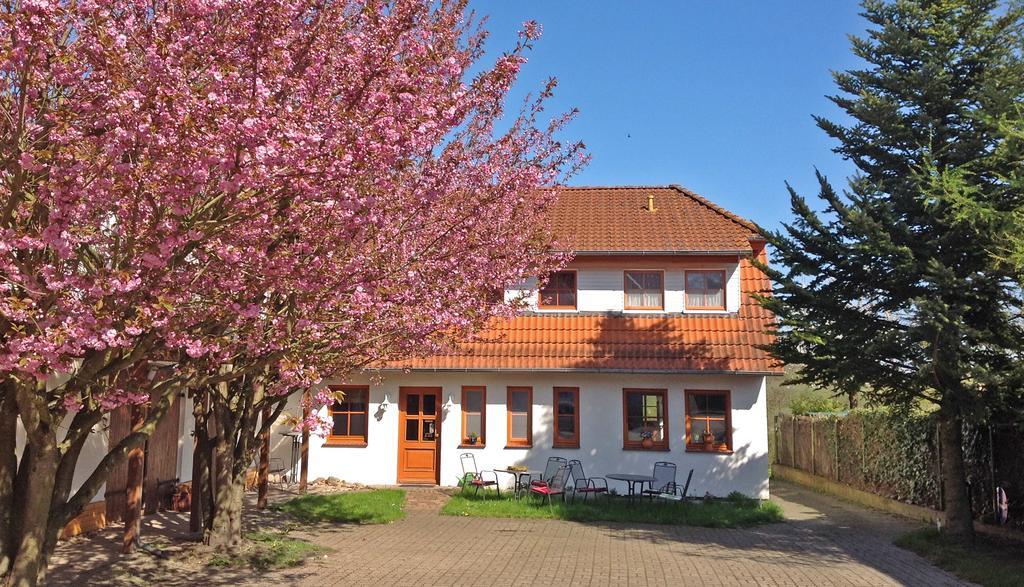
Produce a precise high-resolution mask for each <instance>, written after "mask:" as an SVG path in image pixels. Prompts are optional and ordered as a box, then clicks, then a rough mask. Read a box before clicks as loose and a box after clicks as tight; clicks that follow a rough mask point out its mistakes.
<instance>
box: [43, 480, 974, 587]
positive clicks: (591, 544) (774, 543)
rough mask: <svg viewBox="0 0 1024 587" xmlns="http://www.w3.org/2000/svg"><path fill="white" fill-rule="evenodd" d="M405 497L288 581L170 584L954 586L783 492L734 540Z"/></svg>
mask: <svg viewBox="0 0 1024 587" xmlns="http://www.w3.org/2000/svg"><path fill="white" fill-rule="evenodd" d="M408 491H409V493H408V495H409V498H408V507H407V511H408V516H407V517H406V519H404V520H402V521H399V522H396V523H394V524H386V525H379V526H327V527H325V526H321V525H318V526H317V527H315V528H305V529H302V530H300V531H299V532H298V535H299V536H301V537H304V538H307V539H309V540H312V541H314V542H316V543H318V544H321V545H324V546H327V547H329V548H331V549H332V552H331V553H330V554H329V555H327V556H326V557H325V558H323V559H318V560H316V561H313V562H311V563H307V564H306V565H304V566H302V567H299V568H297V569H293V570H287V571H277V572H274V573H269V574H266V575H263V576H260V577H254V576H244V575H243V574H239V573H232V574H230V575H229V576H228V575H225V576H221V575H218V574H216V573H209V574H208V573H203V575H202V576H195V575H193V576H192V577H178V578H177V579H179V580H180V579H186V580H187V581H183V582H182V583H181V584H205V585H216V584H220V585H228V584H231V585H242V584H247V585H309V586H316V587H330V586H334V585H339V586H341V585H345V586H350V585H559V584H564V585H665V586H668V585H814V586H818V585H863V586H882V585H922V586H942V585H961V584H963V583H960V582H959V581H958V580H957V579H956V578H954V577H952V576H951V575H949V574H947V573H945V572H944V571H942V570H940V569H938V568H936V567H934V566H932V565H931V564H929V563H928V562H927V561H925V560H924V559H921V558H920V557H918V556H917V555H914V554H912V553H910V552H907V551H904V550H901V549H899V548H897V547H895V546H893V544H892V540H893V538H895V537H896V536H898V535H899V534H901V533H903V532H905V531H907V530H910V529H912V528H914V527H915V524H914V523H912V522H908V521H906V520H903V519H900V518H896V517H893V516H890V515H887V514H884V513H881V512H876V511H871V510H865V509H862V508H860V507H857V506H854V505H852V504H847V503H844V502H840V501H837V500H834V499H832V498H829V497H826V496H823V495H819V494H816V493H813V492H811V491H809V490H807V489H804V488H801V487H799V486H796V485H792V484H788V483H784V482H778V481H773V482H772V494H773V498H772V499H773V500H774V501H776V502H777V503H779V504H780V505H781V506H782V507H783V509H784V511H785V512H786V517H787V521H786V522H784V523H780V524H770V525H766V526H760V527H757V528H751V529H742V530H739V529H737V530H724V529H711V528H691V527H673V526H657V525H624V524H612V523H586V524H583V523H575V522H563V521H554V520H507V519H481V518H463V517H451V516H440V515H438V510H439V509H440V507H441V505H443V503H444V501H445V500H446V499H447V495H446V493H445V492H444V491H443V490H440V489H437V488H409V489H408ZM54 570H55V571H56V575H55V576H67V573H64V574H63V575H62V574H61V569H60V568H57V569H54ZM66 570H67V569H65V571H66ZM76 570H79V571H81V570H83V569H82V568H81V567H79V568H78V569H76ZM151 578H152V577H151ZM163 582H164V583H165V584H171V583H174V582H176V581H172V582H168V581H163Z"/></svg>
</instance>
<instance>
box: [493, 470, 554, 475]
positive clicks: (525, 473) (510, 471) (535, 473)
mask: <svg viewBox="0 0 1024 587" xmlns="http://www.w3.org/2000/svg"><path fill="white" fill-rule="evenodd" d="M495 471H497V472H499V473H510V474H513V475H540V474H541V473H543V472H544V471H534V470H533V469H529V470H527V471H520V470H517V469H495Z"/></svg>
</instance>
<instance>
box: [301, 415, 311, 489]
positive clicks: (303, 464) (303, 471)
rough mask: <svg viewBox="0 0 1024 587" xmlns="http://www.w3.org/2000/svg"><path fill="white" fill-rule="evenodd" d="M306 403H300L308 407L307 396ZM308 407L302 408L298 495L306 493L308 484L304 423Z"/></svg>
mask: <svg viewBox="0 0 1024 587" xmlns="http://www.w3.org/2000/svg"><path fill="white" fill-rule="evenodd" d="M306 400H307V401H303V402H302V403H303V404H304V405H305V406H308V405H309V402H308V396H307V398H306ZM309 415H310V411H309V407H303V408H302V445H301V446H300V451H301V452H300V454H299V462H300V463H301V468H300V469H299V493H306V485H307V483H308V482H309V427H308V426H307V425H306V422H308V421H309Z"/></svg>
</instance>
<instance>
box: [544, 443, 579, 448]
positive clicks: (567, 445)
mask: <svg viewBox="0 0 1024 587" xmlns="http://www.w3.org/2000/svg"><path fill="white" fill-rule="evenodd" d="M579 447H580V444H579V443H578V442H577V443H575V444H567V443H562V444H552V445H551V448H576V449H578V448H579Z"/></svg>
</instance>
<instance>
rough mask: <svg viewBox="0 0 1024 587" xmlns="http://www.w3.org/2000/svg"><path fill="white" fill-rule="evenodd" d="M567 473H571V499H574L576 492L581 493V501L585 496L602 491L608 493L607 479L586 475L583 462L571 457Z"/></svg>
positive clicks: (584, 499)
mask: <svg viewBox="0 0 1024 587" xmlns="http://www.w3.org/2000/svg"><path fill="white" fill-rule="evenodd" d="M569 474H571V475H572V501H574V502H575V501H576V494H577V493H582V494H583V501H587V496H588V495H590V494H594V495H595V497H596V496H597V495H599V494H602V493H608V480H607V479H605V478H604V477H587V474H586V473H584V472H583V463H582V462H580V461H578V460H576V459H573V460H571V461H569Z"/></svg>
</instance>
